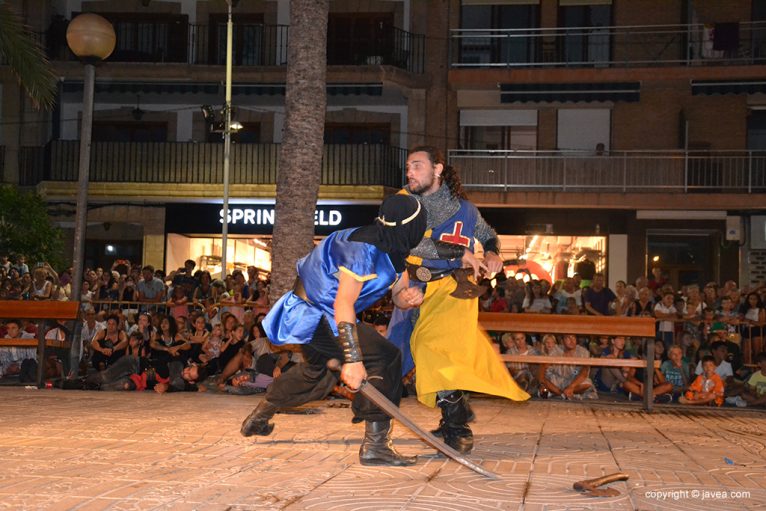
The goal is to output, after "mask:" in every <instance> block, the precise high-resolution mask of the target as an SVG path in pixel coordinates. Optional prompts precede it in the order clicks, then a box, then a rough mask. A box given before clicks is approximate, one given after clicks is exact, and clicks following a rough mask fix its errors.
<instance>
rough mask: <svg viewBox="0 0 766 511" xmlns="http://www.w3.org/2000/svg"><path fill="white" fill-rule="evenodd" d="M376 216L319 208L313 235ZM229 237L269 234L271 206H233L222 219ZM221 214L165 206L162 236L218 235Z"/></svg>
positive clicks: (214, 208) (365, 210)
mask: <svg viewBox="0 0 766 511" xmlns="http://www.w3.org/2000/svg"><path fill="white" fill-rule="evenodd" d="M377 213H378V206H377V205H374V204H369V205H368V204H363V205H337V204H323V205H319V206H317V208H316V210H315V211H314V225H315V226H316V228H315V232H316V234H317V235H319V236H323V235H327V234H330V233H331V232H334V231H337V230H340V229H348V228H349V227H359V226H362V225H367V224H369V223H370V222H372V220H373V219H374V218H375V216H376V215H377ZM225 217H226V220H227V222H228V224H229V232H230V233H232V234H271V232H272V230H273V228H274V219H275V214H274V205H273V204H234V205H231V206H230V207H229V211H228V214H226V215H225ZM223 221H224V210H223V208H222V207H221V205H220V204H168V205H167V206H166V207H165V232H166V233H176V234H200V235H209V234H220V233H221V225H223Z"/></svg>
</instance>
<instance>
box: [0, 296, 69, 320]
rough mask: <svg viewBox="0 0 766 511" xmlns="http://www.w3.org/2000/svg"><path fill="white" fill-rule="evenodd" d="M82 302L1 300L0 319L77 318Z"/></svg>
mask: <svg viewBox="0 0 766 511" xmlns="http://www.w3.org/2000/svg"><path fill="white" fill-rule="evenodd" d="M79 309H80V302H60V301H58V300H50V301H48V300H45V301H39V302H35V301H15V300H9V301H0V319H54V320H55V319H77V312H78V311H79Z"/></svg>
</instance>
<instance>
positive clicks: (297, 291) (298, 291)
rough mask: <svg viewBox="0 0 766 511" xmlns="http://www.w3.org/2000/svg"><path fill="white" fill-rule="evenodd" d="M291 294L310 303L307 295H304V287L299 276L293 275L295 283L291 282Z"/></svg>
mask: <svg viewBox="0 0 766 511" xmlns="http://www.w3.org/2000/svg"><path fill="white" fill-rule="evenodd" d="M293 294H294V295H295V296H297V297H298V298H300V299H301V300H303V301H304V302H306V303H312V302H311V300H309V297H308V296H307V295H306V288H305V287H303V281H302V280H301V278H300V276H298V277H295V283H294V284H293Z"/></svg>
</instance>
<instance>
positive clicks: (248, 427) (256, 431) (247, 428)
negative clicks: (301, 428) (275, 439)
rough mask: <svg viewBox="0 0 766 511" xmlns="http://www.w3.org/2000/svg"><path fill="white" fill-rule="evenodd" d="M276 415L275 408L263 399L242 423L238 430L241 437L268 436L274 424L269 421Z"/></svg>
mask: <svg viewBox="0 0 766 511" xmlns="http://www.w3.org/2000/svg"><path fill="white" fill-rule="evenodd" d="M275 413H277V407H276V406H274V405H273V404H271V403H269V402H268V401H266V400H265V399H264V400H263V401H261V402H260V403H258V406H256V407H255V410H253V411H252V412H251V413H250V415H248V416H247V418H246V419H245V420H244V421H243V422H242V428H241V429H240V430H239V432H240V433H242V436H253V435H260V436H268V435H270V434H271V432H272V431H273V430H274V423H273V422H269V420H270V419H271V418H272V417H274V414H275Z"/></svg>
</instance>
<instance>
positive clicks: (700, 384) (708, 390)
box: [678, 355, 724, 406]
mask: <svg viewBox="0 0 766 511" xmlns="http://www.w3.org/2000/svg"><path fill="white" fill-rule="evenodd" d="M715 362H716V360H715V358H713V357H712V356H710V355H707V356H705V357H703V358H702V361H701V363H702V370H703V373H702V374H700V375H699V376H697V379H695V380H694V382H693V383H692V384H691V385H690V386H689V390H687V391H686V394H684V395H683V396H681V397H679V398H678V402H679V403H681V404H684V405H707V404H715V405H716V406H721V405H722V404H723V395H724V385H723V380H722V379H721V377H720V376H719V375H718V374H716V363H715Z"/></svg>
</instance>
